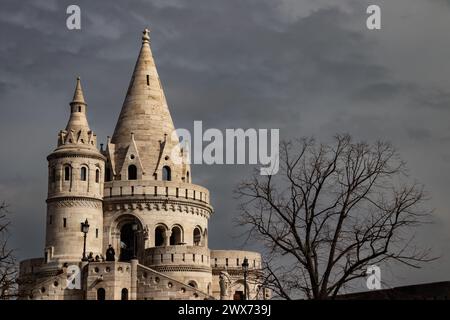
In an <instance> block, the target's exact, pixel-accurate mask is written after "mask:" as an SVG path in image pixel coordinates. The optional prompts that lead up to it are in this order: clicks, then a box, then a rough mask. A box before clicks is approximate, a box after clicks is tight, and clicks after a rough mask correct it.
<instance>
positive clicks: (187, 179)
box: [186, 171, 190, 183]
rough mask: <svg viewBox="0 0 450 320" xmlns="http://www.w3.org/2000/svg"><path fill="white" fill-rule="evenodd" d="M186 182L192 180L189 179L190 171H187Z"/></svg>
mask: <svg viewBox="0 0 450 320" xmlns="http://www.w3.org/2000/svg"><path fill="white" fill-rule="evenodd" d="M186 182H187V183H189V182H190V181H189V171H188V172H186Z"/></svg>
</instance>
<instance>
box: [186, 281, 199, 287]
mask: <svg viewBox="0 0 450 320" xmlns="http://www.w3.org/2000/svg"><path fill="white" fill-rule="evenodd" d="M188 285H189V286H191V287H192V288H197V287H198V286H197V282H195V281H194V280H191V281H189V282H188Z"/></svg>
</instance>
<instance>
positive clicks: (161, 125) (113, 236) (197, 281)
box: [104, 30, 212, 292]
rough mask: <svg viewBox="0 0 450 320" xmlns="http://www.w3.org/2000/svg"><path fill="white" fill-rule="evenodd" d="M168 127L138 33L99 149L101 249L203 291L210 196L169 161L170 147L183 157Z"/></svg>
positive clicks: (185, 168)
mask: <svg viewBox="0 0 450 320" xmlns="http://www.w3.org/2000/svg"><path fill="white" fill-rule="evenodd" d="M174 129H175V128H174V125H173V122H172V118H171V116H170V113H169V108H168V106H167V102H166V98H165V96H164V91H163V89H162V85H161V81H160V79H159V76H158V72H157V70H156V66H155V62H154V60H153V56H152V52H151V49H150V37H149V32H148V30H144V34H143V37H142V47H141V50H140V53H139V57H138V59H137V62H136V66H135V68H134V72H133V75H132V77H131V81H130V85H129V88H128V91H127V95H126V97H125V100H124V103H123V106H122V110H121V112H120V116H119V119H118V121H117V124H116V128H115V131H114V135H113V137H112V139H111V141H108V144H107V149H106V151H105V154H106V156H107V174H106V182H105V198H104V206H105V209H104V212H105V215H104V226H105V242H104V245H105V247H106V246H107V245H108V244H112V245H113V247H115V249H116V252H118V253H119V258H120V259H121V260H127V259H130V258H132V257H133V256H136V257H137V258H138V259H139V262H140V263H141V264H145V265H147V266H148V267H151V268H153V269H156V270H157V271H160V272H164V273H165V274H167V275H170V276H171V277H174V278H175V279H178V280H179V281H182V282H184V283H190V284H191V285H192V286H195V287H198V288H199V289H201V290H202V291H203V292H209V290H210V288H211V266H210V254H209V249H208V231H207V229H208V219H209V217H210V214H211V213H212V207H211V206H210V205H209V192H208V190H207V189H205V188H203V187H201V186H197V185H194V184H192V183H191V177H190V169H189V165H187V164H183V163H182V164H179V163H177V162H175V161H172V159H171V155H172V154H173V152H172V150H174V148H175V150H177V151H176V152H180V154H181V152H182V150H179V149H176V148H178V141H173V140H172V139H171V135H172V133H173V131H174ZM133 227H134V229H133ZM136 229H137V230H136Z"/></svg>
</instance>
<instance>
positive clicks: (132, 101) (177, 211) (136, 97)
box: [19, 29, 261, 300]
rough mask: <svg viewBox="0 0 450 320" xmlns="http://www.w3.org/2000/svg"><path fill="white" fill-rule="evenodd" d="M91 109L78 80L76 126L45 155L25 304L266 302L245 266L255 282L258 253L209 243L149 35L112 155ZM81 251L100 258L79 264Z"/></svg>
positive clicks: (202, 195)
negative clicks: (43, 196)
mask: <svg viewBox="0 0 450 320" xmlns="http://www.w3.org/2000/svg"><path fill="white" fill-rule="evenodd" d="M86 107H87V104H86V102H85V99H84V96H83V91H82V89H81V82H80V79H79V78H78V79H77V84H76V88H75V93H74V96H73V99H72V101H71V102H70V118H69V121H68V123H67V126H66V128H65V129H64V130H61V131H60V132H59V135H58V143H57V148H56V149H55V150H54V151H53V152H52V153H51V154H50V155H49V156H48V157H47V159H48V176H49V180H48V198H47V219H46V241H45V256H44V258H35V259H27V260H24V261H22V262H21V264H20V275H19V291H20V296H21V298H23V299H98V300H104V299H108V300H109V299H131V300H134V299H211V298H217V299H219V298H220V299H231V298H236V297H238V298H239V297H240V298H242V297H243V295H244V292H247V293H248V298H257V297H260V296H261V290H260V288H259V286H258V285H257V281H253V284H252V285H251V286H250V282H251V281H249V282H248V283H246V282H245V281H244V280H243V273H242V272H243V271H242V267H241V265H242V263H243V262H244V261H248V268H249V274H248V276H249V277H256V276H258V274H259V271H258V270H259V269H260V268H261V255H260V254H259V253H256V252H250V251H237V250H210V249H209V247H208V221H209V218H210V216H211V214H212V213H213V208H212V207H211V205H210V199H209V191H208V190H207V189H206V188H204V187H202V186H199V185H195V184H193V183H192V180H191V176H192V175H191V172H190V166H189V164H187V163H185V162H183V161H180V159H183V158H186V154H185V153H186V152H184V151H183V150H182V149H181V148H180V147H179V145H178V139H177V135H176V134H175V132H174V130H175V127H174V124H173V121H172V118H171V115H170V112H169V108H168V106H167V101H166V98H165V95H164V90H163V88H162V85H161V81H160V79H159V76H158V72H157V70H156V66H155V61H154V59H153V55H152V52H151V49H150V36H149V31H148V30H147V29H146V30H144V32H143V36H142V46H141V49H140V52H139V56H138V59H137V62H136V65H135V67H134V71H133V74H132V76H131V80H130V84H129V87H128V90H127V93H126V97H125V100H124V101H123V105H122V109H121V112H120V115H119V118H118V120H117V124H116V126H115V130H114V134H113V136H112V138H111V139H108V143H107V145H106V149H105V150H103V147H102V148H101V150H98V149H97V141H96V135H95V134H94V133H93V131H92V130H91V129H90V127H89V124H88V121H87V117H86ZM175 158H176V159H175ZM86 220H88V223H89V226H90V227H89V232H87V233H86V238H85V239H86V243H85V242H84V234H85V233H83V232H82V228H81V224H82V223H83V222H85V221H86ZM84 244H86V245H85V246H84ZM110 245H111V246H112V248H113V249H114V251H115V254H112V252H111V250H110V249H109V246H110ZM84 247H86V252H87V253H88V254H89V253H90V252H92V254H93V257H95V256H97V255H98V256H99V259H95V258H94V259H88V261H86V259H84V261H82V257H83V251H84V250H83V248H84ZM107 249H108V250H107ZM102 255H103V256H106V261H104V260H103V259H101V257H100V256H102ZM77 271H78V275H79V277H78V279H79V284H80V286H79V287H77V290H74V288H73V287H72V286H71V284H73V281H72V276H74V275H75V274H76V273H77ZM69 279H70V280H69ZM248 279H250V278H248ZM74 281H75V283H76V282H77V280H76V279H75V280H74ZM244 287H245V288H246V289H244ZM227 288H228V289H227Z"/></svg>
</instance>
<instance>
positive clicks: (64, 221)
mask: <svg viewBox="0 0 450 320" xmlns="http://www.w3.org/2000/svg"><path fill="white" fill-rule="evenodd" d="M63 227H64V228H66V227H67V218H63Z"/></svg>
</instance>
